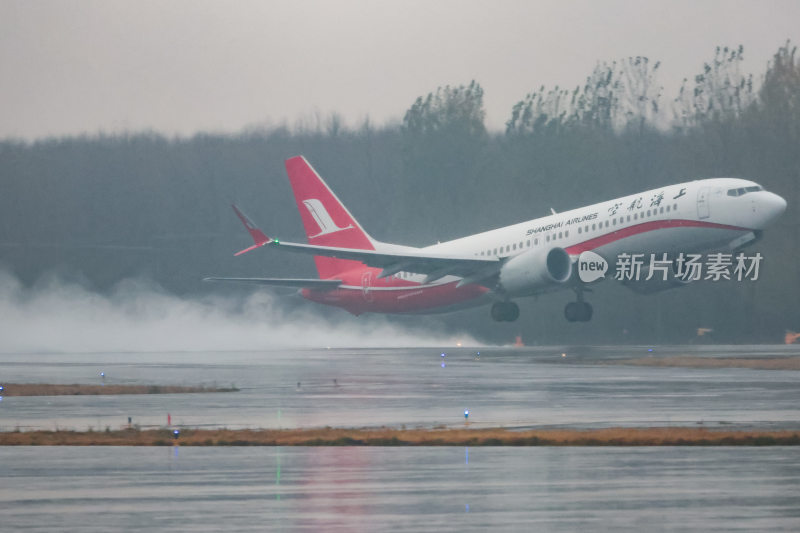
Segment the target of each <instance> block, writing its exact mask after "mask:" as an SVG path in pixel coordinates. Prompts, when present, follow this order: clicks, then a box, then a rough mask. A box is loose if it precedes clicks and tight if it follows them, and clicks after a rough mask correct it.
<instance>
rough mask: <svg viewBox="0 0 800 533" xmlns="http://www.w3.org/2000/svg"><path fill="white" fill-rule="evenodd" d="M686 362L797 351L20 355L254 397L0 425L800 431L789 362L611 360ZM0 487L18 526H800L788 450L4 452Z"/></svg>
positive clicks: (14, 411)
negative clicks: (626, 362) (660, 362)
mask: <svg viewBox="0 0 800 533" xmlns="http://www.w3.org/2000/svg"><path fill="white" fill-rule="evenodd" d="M651 350H652V351H651ZM478 352H480V354H478ZM442 353H445V354H446V355H445V356H444V357H443V356H442ZM679 355H693V356H698V357H709V358H720V357H740V358H783V357H786V358H788V357H798V356H799V355H800V353H798V347H797V346H772V347H754V346H750V347H686V346H678V347H646V346H644V347H602V348H601V347H568V346H559V347H537V348H484V349H480V350H479V349H460V348H457V349H441V348H428V349H426V348H415V349H354V350H353V349H351V350H339V349H337V350H325V349H322V350H272V351H263V352H183V353H93V354H85V353H84V354H10V355H5V356H4V357H3V359H4V363H3V365H2V372H3V374H2V379H3V380H4V381H6V382H58V383H102V382H103V381H104V380H105V382H106V383H131V384H164V385H168V384H185V385H200V384H206V385H215V384H216V385H220V386H228V385H231V384H233V385H235V386H237V387H239V388H240V389H241V390H240V391H239V392H235V393H213V394H177V395H130V396H57V397H40V398H36V397H8V398H4V399H3V401H2V402H0V426H2V427H1V429H2V430H3V431H13V430H15V429H16V428H19V429H20V430H26V429H33V428H43V429H49V428H55V427H58V428H74V429H78V430H86V429H88V428H92V429H93V430H103V429H104V428H105V427H109V428H118V427H121V426H124V425H126V424H127V417H128V416H130V417H132V421H133V424H138V425H141V426H143V427H148V426H163V425H165V424H166V417H167V413H169V414H170V417H171V421H172V423H173V424H174V425H178V426H183V427H186V426H197V427H229V428H241V427H263V428H268V427H284V428H291V427H312V426H343V427H373V426H382V425H386V426H392V427H402V426H406V427H437V426H449V427H459V426H460V427H463V425H464V424H465V419H464V410H465V409H469V411H470V415H469V423H470V425H471V427H490V426H505V427H510V428H538V427H574V428H587V427H608V426H631V427H635V426H659V425H681V426H686V425H689V426H700V427H711V428H714V427H724V428H740V427H741V428H772V429H782V428H797V427H800V423H799V422H798V421H799V420H800V416H799V415H800V411H799V410H798V406H800V387H798V386H797V380H798V377H800V374H798V372H797V371H779V370H750V369H743V368H674V367H665V368H662V367H650V366H618V365H615V364H611V363H615V362H617V361H619V360H621V359H630V358H644V357H647V358H653V357H655V358H658V357H664V358H667V357H674V356H679ZM101 372H102V373H104V374H105V377H104V378H102V377H101V376H100V373H101ZM0 479H2V480H3V483H2V484H0V523H2V525H3V526H2V527H3V530H4V531H5V530H8V531H17V530H25V531H33V532H45V531H81V532H84V531H110V530H123V531H124V530H139V529H145V528H146V529H147V530H148V531H170V532H176V531H220V530H235V531H249V530H252V531H263V530H278V531H320V530H324V531H342V532H344V531H347V532H350V531H370V532H372V531H421V530H424V531H486V530H526V531H527V530H536V531H577V530H593V531H602V530H613V531H642V530H650V531H653V530H658V531H686V530H692V531H715V530H716V531H731V530H734V529H739V530H747V531H764V530H771V531H796V530H798V529H800V507H798V506H797V501H800V456H798V454H797V448H796V447H779V446H777V447H766V448H762V447H708V448H703V447H689V448H684V447H681V448H674V447H650V448H624V447H617V448H604V447H594V448H593V447H584V448H541V447H539V448H513V447H502V448H492V447H480V448H465V447H418V448H417V447H412V448H392V447H386V448H363V447H298V448H294V447H293V448H286V447H256V448H252V447H225V448H195V447H145V448H131V447H47V446H38V447H3V448H0Z"/></svg>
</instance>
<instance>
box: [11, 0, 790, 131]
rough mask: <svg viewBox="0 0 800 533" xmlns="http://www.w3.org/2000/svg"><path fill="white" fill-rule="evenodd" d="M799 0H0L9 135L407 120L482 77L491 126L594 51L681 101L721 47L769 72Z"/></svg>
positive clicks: (566, 76)
mask: <svg viewBox="0 0 800 533" xmlns="http://www.w3.org/2000/svg"><path fill="white" fill-rule="evenodd" d="M787 38H791V39H792V42H793V43H798V42H800V1H797V0H780V1H779V0H772V1H769V0H762V1H733V0H725V1H722V0H708V1H701V0H680V1H627V0H615V1H599V0H587V1H567V0H555V1H550V0H547V1H544V0H543V1H521V0H520V1H516V0H507V1H492V2H488V1H486V2H482V1H471V0H444V1H434V0H426V1H408V0H405V1H396V0H388V1H378V0H373V1H360V0H329V1H302V0H291V1H286V2H282V1H267V0H259V1H244V0H238V1H235V2H233V1H224V2H223V1H219V2H209V1H198V0H188V1H164V0H158V1H135V2H134V1H128V2H119V1H111V0H97V1H37V0H19V1H17V0H0V138H3V137H11V136H13V137H22V138H25V139H34V138H38V137H43V136H49V135H68V134H74V133H80V132H90V133H94V132H98V131H105V132H117V131H123V130H128V131H131V130H134V131H135V130H140V129H154V130H157V131H160V132H164V133H167V134H175V133H178V134H182V135H190V134H192V133H194V132H197V131H213V132H220V131H238V130H240V129H242V128H244V127H252V126H259V125H269V124H280V123H282V122H284V121H285V122H286V123H287V124H288V125H289V126H292V125H294V124H295V123H296V122H297V121H298V120H305V121H310V120H311V121H313V117H314V116H315V114H321V115H323V116H324V115H327V114H328V113H330V112H332V111H336V112H338V113H340V114H342V115H343V116H344V117H345V119H346V121H347V122H348V123H350V124H356V123H359V122H360V121H362V120H363V119H364V118H365V117H367V116H369V117H370V119H371V120H372V121H373V123H377V124H381V123H384V122H386V121H388V120H399V119H401V118H402V115H403V113H404V112H405V110H406V109H407V108H408V107H409V106H410V105H411V104H412V103H413V101H414V99H415V98H416V97H417V96H419V95H423V94H426V93H428V92H430V91H433V90H435V89H436V87H437V86H439V85H447V84H451V85H458V84H462V83H463V84H466V83H468V82H469V81H470V80H471V79H475V80H477V81H478V82H480V83H481V85H482V86H483V88H484V90H485V106H486V111H487V123H488V124H489V126H490V127H492V128H494V129H500V128H502V125H503V123H504V122H505V121H506V120H507V119H508V117H509V115H510V112H511V106H512V105H513V104H514V103H515V102H517V101H519V100H521V99H522V98H523V97H524V96H525V94H526V93H528V92H530V91H531V90H533V89H535V88H538V87H539V86H540V85H542V84H544V85H547V86H553V85H556V84H558V85H561V86H562V87H570V88H572V87H574V86H575V85H578V84H579V83H581V82H582V81H583V80H584V79H585V78H586V76H587V75H588V74H589V73H590V72H591V70H592V68H593V67H594V65H595V64H596V63H597V61H599V60H613V59H618V58H623V57H628V56H635V55H644V56H648V57H650V58H651V59H654V60H656V59H657V60H661V61H662V68H661V74H660V80H659V81H660V83H661V84H663V85H664V87H665V94H664V96H665V97H667V98H670V99H671V98H672V97H673V96H674V94H675V93H676V91H677V89H678V87H679V86H680V82H681V80H682V79H683V78H684V77H691V76H693V75H694V74H696V73H698V72H699V71H700V69H701V67H702V64H703V62H704V61H709V60H710V59H711V58H712V57H713V55H714V47H715V46H716V45H730V46H736V45H738V44H743V45H744V47H745V70H746V71H748V72H753V73H754V74H757V75H760V74H762V73H763V71H764V69H765V66H766V63H767V61H768V60H769V59H770V58H771V56H772V54H773V53H774V52H775V51H776V50H777V49H778V47H779V46H781V45H782V44H783V43H784V42H785V40H786V39H787Z"/></svg>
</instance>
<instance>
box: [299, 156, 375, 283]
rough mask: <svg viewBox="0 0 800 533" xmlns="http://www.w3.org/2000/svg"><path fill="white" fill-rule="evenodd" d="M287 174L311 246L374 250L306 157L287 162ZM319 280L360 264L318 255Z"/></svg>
mask: <svg viewBox="0 0 800 533" xmlns="http://www.w3.org/2000/svg"><path fill="white" fill-rule="evenodd" d="M286 172H287V173H288V174H289V182H290V183H291V185H292V190H293V191H294V198H295V200H296V201H297V209H298V210H299V211H300V218H302V219H303V227H304V228H305V230H306V236H307V237H308V243H309V244H314V245H317V246H337V247H342V248H355V249H358V250H374V249H375V246H374V245H373V241H372V238H371V237H370V236H369V235H367V232H366V231H364V229H363V228H362V227H361V225H360V224H359V223H358V222H357V221H356V219H355V218H353V215H351V214H350V212H349V211H348V210H347V208H346V207H345V206H344V205H343V204H342V202H341V201H339V199H338V198H337V197H336V195H335V194H333V191H331V190H330V188H328V186H327V185H326V184H325V182H324V181H323V180H322V178H321V177H320V176H319V174H317V172H316V171H315V170H314V169H313V168H312V167H311V165H310V164H309V163H308V161H306V159H305V158H304V157H303V156H297V157H293V158H291V159H287V160H286ZM314 261H315V263H316V265H317V271H318V272H319V277H320V278H322V279H327V278H332V277H334V276H336V275H337V274H339V273H341V272H344V271H346V270H350V269H353V268H357V267H358V266H359V264H360V263H358V262H357V261H348V260H344V259H335V258H332V257H319V256H314Z"/></svg>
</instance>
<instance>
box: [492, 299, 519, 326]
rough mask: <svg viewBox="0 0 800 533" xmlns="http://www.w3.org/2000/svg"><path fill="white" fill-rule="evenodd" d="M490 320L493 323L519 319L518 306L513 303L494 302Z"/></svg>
mask: <svg viewBox="0 0 800 533" xmlns="http://www.w3.org/2000/svg"><path fill="white" fill-rule="evenodd" d="M492 318H493V319H494V321H495V322H514V321H515V320H516V319H518V318H519V306H518V305H517V304H515V303H514V302H495V303H494V304H493V305H492Z"/></svg>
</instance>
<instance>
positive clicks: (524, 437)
mask: <svg viewBox="0 0 800 533" xmlns="http://www.w3.org/2000/svg"><path fill="white" fill-rule="evenodd" d="M176 443H178V444H180V445H181V446H797V445H800V431H795V430H783V431H757V430H740V431H736V430H716V429H705V428H692V427H656V428H604V429H587V430H577V429H542V430H528V431H511V430H507V429H502V428H494V429H492V428H483V429H469V428H464V429H408V430H402V429H392V428H369V429H368V428H362V429H345V428H317V429H242V430H230V429H181V430H180V437H179V438H178V439H174V438H173V433H172V430H171V429H167V428H162V429H154V430H136V429H124V430H117V431H109V430H106V431H100V432H97V431H85V432H82V431H63V430H61V431H14V432H3V433H0V445H3V446H37V445H38V446H171V445H174V444H176Z"/></svg>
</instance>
